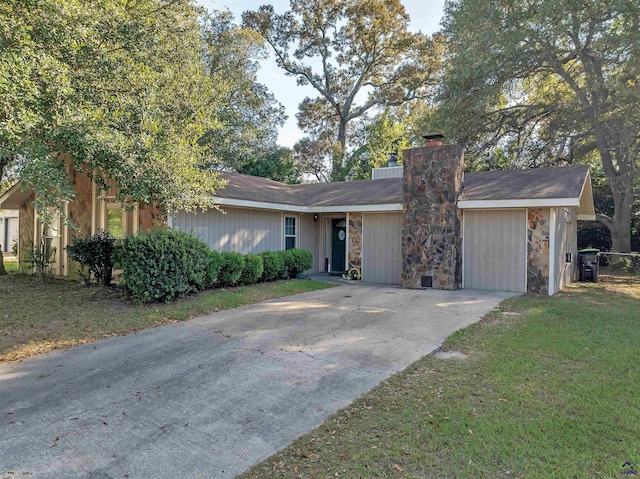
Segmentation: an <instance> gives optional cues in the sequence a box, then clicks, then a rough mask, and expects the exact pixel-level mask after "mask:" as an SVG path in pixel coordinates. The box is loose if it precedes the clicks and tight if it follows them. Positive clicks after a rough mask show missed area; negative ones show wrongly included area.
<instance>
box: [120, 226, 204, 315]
mask: <svg viewBox="0 0 640 479" xmlns="http://www.w3.org/2000/svg"><path fill="white" fill-rule="evenodd" d="M113 258H114V262H115V265H116V267H117V268H119V269H121V270H122V274H121V276H120V284H121V285H122V286H123V287H124V288H125V291H127V293H128V294H129V295H130V296H131V297H133V298H134V299H136V300H138V301H142V302H144V303H150V302H153V301H166V302H168V301H171V300H172V299H174V298H178V297H182V296H185V295H187V294H190V293H194V292H196V291H198V290H201V289H204V288H205V287H206V286H207V281H208V278H209V267H210V260H209V248H208V246H207V245H206V244H204V243H203V242H201V241H200V240H198V239H197V238H194V237H193V236H191V235H188V234H187V233H183V232H182V231H177V230H169V229H157V230H153V231H151V232H150V233H142V234H139V235H136V236H126V237H125V238H123V239H122V240H121V241H119V242H118V243H117V244H116V248H115V251H114V256H113Z"/></svg>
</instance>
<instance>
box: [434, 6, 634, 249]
mask: <svg viewBox="0 0 640 479" xmlns="http://www.w3.org/2000/svg"><path fill="white" fill-rule="evenodd" d="M443 25H444V30H443V33H444V35H445V37H446V39H447V45H448V64H447V72H446V75H445V78H444V88H443V94H442V100H443V102H442V108H441V110H440V113H441V118H442V121H443V124H444V125H445V130H446V131H447V132H448V133H449V134H450V135H451V136H452V137H453V138H454V139H455V140H457V141H460V142H462V143H463V145H464V146H467V147H468V148H469V152H470V155H469V156H470V157H473V156H474V155H475V156H476V158H478V157H479V156H482V155H484V154H487V153H489V154H493V153H496V152H497V153H498V154H499V155H501V156H502V157H503V159H505V158H506V159H507V160H508V161H507V163H512V164H513V162H514V160H515V164H514V165H513V166H516V167H523V166H538V165H540V164H555V163H558V161H562V162H589V163H593V164H595V165H596V166H597V169H599V170H601V171H602V172H603V175H604V176H605V177H606V179H607V183H608V185H609V187H610V188H611V192H612V196H613V201H614V214H613V217H612V218H606V217H605V216H604V215H601V216H600V219H601V221H602V222H603V223H604V224H606V225H607V226H608V227H609V229H610V230H611V231H612V235H613V247H614V248H615V249H618V250H619V251H628V250H629V247H630V224H631V212H632V206H633V203H634V199H635V196H636V195H637V192H638V189H637V188H638V166H639V165H638V161H639V153H640V4H639V3H638V2H637V1H635V0H608V1H602V0H586V1H584V0H581V1H578V0H560V1H557V0H553V1H552V0H527V1H524V2H523V1H518V0H505V1H501V2H486V1H482V0H457V1H450V2H448V3H447V7H446V15H445V18H444V20H443Z"/></svg>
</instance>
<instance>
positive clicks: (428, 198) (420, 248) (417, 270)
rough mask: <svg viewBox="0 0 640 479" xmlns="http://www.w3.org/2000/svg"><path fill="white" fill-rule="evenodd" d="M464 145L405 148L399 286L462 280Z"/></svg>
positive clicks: (452, 285) (445, 285) (451, 285)
mask: <svg viewBox="0 0 640 479" xmlns="http://www.w3.org/2000/svg"><path fill="white" fill-rule="evenodd" d="M463 158H464V155H463V150H462V148H461V147H460V146H457V145H442V144H440V145H437V144H436V145H429V146H424V147H421V148H413V149H411V150H406V151H405V152H404V155H403V163H404V188H403V196H404V198H403V203H404V225H403V228H402V259H403V268H402V286H403V287H404V288H414V289H417V288H435V289H447V290H454V289H458V288H460V287H461V285H462V235H461V219H462V212H461V211H460V210H458V208H457V206H456V201H457V200H458V196H459V195H460V193H461V192H462V168H463Z"/></svg>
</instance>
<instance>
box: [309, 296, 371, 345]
mask: <svg viewBox="0 0 640 479" xmlns="http://www.w3.org/2000/svg"><path fill="white" fill-rule="evenodd" d="M360 308H362V305H360V304H359V305H358V307H357V308H356V309H355V310H350V311H345V312H344V313H342V314H341V315H340V317H339V318H338V319H339V320H340V323H341V324H340V326H338V327H337V328H333V329H332V330H330V331H328V332H325V333H320V334H314V335H313V336H309V337H308V338H305V339H304V340H303V341H302V344H303V345H304V346H308V344H307V341H310V340H312V339H314V338H319V337H321V336H328V335H330V334H333V333H335V332H337V331H340V330H341V329H342V328H343V327H344V326H346V325H347V320H346V319H345V316H347V315H349V314H354V313H356V312H358V311H359V310H360Z"/></svg>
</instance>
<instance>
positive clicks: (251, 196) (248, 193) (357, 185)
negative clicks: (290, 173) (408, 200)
mask: <svg viewBox="0 0 640 479" xmlns="http://www.w3.org/2000/svg"><path fill="white" fill-rule="evenodd" d="M221 176H222V177H223V178H224V179H225V180H227V181H228V184H227V186H226V187H224V188H222V189H219V190H216V196H218V197H220V198H230V199H237V200H247V201H259V202H264V203H280V204H286V205H296V206H342V205H378V204H387V203H402V178H388V179H384V180H368V181H350V182H345V181H342V182H337V183H311V184H303V185H287V184H284V183H279V182H277V181H273V180H268V179H266V178H258V177H256V176H249V175H242V174H240V173H232V172H224V173H222V174H221Z"/></svg>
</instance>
